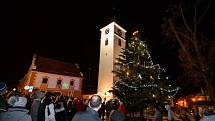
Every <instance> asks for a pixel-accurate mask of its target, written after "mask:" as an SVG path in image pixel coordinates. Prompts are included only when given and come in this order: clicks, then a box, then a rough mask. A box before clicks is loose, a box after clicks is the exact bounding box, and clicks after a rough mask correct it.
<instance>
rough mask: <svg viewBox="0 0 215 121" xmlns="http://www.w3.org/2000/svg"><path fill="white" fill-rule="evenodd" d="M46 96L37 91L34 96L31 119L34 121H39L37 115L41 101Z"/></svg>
mask: <svg viewBox="0 0 215 121" xmlns="http://www.w3.org/2000/svg"><path fill="white" fill-rule="evenodd" d="M44 96H45V93H43V92H41V91H39V90H38V91H35V94H34V95H33V96H32V98H33V103H32V105H31V113H30V114H31V118H32V121H37V117H38V116H37V115H38V110H39V107H40V101H41V99H42V98H43V97H44Z"/></svg>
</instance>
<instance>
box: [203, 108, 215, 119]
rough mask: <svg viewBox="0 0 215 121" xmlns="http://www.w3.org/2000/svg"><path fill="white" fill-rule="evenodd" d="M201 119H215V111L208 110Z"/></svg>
mask: <svg viewBox="0 0 215 121" xmlns="http://www.w3.org/2000/svg"><path fill="white" fill-rule="evenodd" d="M199 121H215V112H214V111H213V110H206V111H205V112H204V115H203V117H202V118H201V119H200V120H199Z"/></svg>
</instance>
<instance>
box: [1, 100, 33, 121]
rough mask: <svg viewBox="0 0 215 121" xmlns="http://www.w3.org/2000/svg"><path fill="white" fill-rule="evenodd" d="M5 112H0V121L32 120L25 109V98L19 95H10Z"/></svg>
mask: <svg viewBox="0 0 215 121" xmlns="http://www.w3.org/2000/svg"><path fill="white" fill-rule="evenodd" d="M8 104H9V108H8V110H7V112H1V113H0V121H32V120H31V116H30V115H29V114H28V112H29V111H28V110H27V109H26V104H27V99H26V98H25V97H20V96H11V97H10V98H9V99H8Z"/></svg>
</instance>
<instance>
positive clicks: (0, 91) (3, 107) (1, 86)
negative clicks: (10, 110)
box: [0, 82, 7, 112]
mask: <svg viewBox="0 0 215 121" xmlns="http://www.w3.org/2000/svg"><path fill="white" fill-rule="evenodd" d="M6 90H7V85H6V84H5V83H4V82H0V112H2V111H7V101H6V99H5V98H4V96H3V95H4V94H5V93H6Z"/></svg>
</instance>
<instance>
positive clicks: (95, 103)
mask: <svg viewBox="0 0 215 121" xmlns="http://www.w3.org/2000/svg"><path fill="white" fill-rule="evenodd" d="M101 103H102V98H101V97H100V96H99V95H93V96H92V97H91V98H90V100H89V104H88V107H87V110H86V111H85V112H78V113H76V114H75V115H74V117H73V119H72V121H101V119H100V118H99V113H98V110H99V109H100V108H101Z"/></svg>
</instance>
